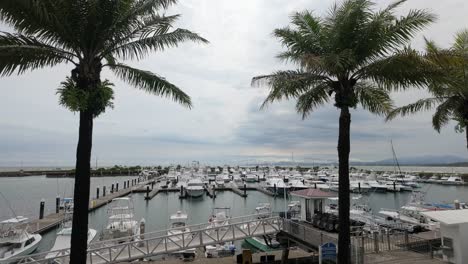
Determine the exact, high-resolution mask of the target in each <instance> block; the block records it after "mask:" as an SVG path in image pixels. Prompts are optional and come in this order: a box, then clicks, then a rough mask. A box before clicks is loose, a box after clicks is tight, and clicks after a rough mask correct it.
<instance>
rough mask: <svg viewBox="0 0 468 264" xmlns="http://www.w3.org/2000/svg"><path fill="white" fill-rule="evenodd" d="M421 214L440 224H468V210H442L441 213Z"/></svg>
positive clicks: (429, 212)
mask: <svg viewBox="0 0 468 264" xmlns="http://www.w3.org/2000/svg"><path fill="white" fill-rule="evenodd" d="M421 214H423V215H425V216H427V217H429V218H431V219H434V220H435V221H437V222H441V223H442V224H446V225H457V224H465V223H468V209H462V210H443V211H428V212H422V213H421Z"/></svg>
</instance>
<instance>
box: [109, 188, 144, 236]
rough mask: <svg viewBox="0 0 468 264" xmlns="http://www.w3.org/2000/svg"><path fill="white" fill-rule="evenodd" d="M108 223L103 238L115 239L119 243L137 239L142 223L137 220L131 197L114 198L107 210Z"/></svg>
mask: <svg viewBox="0 0 468 264" xmlns="http://www.w3.org/2000/svg"><path fill="white" fill-rule="evenodd" d="M107 215H108V223H107V226H106V228H105V229H104V230H103V233H102V237H101V240H115V241H116V242H118V243H121V242H128V241H132V240H135V239H136V238H137V237H138V236H139V234H140V224H139V222H138V221H136V220H135V215H134V210H133V203H132V200H131V198H129V197H121V198H114V199H112V203H111V207H110V208H109V209H108V210H107Z"/></svg>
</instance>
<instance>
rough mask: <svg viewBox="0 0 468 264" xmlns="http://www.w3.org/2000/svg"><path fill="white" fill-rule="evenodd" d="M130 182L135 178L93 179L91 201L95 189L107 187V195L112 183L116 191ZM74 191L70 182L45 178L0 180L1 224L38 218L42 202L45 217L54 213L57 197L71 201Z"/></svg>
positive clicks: (69, 180)
mask: <svg viewBox="0 0 468 264" xmlns="http://www.w3.org/2000/svg"><path fill="white" fill-rule="evenodd" d="M133 178H138V177H132V176H121V177H92V178H91V197H94V196H95V195H96V187H97V186H100V187H101V188H102V186H107V187H106V189H107V190H106V192H107V193H108V192H109V190H110V187H109V186H110V185H111V184H112V183H117V182H118V183H119V188H122V187H123V184H124V181H125V180H128V179H133ZM73 188H74V179H73V178H46V177H45V176H31V177H7V178H0V220H2V219H5V218H10V217H14V215H15V214H16V215H22V216H26V217H28V218H30V219H35V218H38V217H39V204H40V201H41V199H44V201H45V212H46V214H47V213H52V212H55V198H56V197H57V196H60V197H73ZM101 194H102V190H101ZM10 207H11V208H12V209H13V210H14V212H13V210H11V209H10Z"/></svg>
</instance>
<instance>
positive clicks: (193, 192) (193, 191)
mask: <svg viewBox="0 0 468 264" xmlns="http://www.w3.org/2000/svg"><path fill="white" fill-rule="evenodd" d="M186 190H187V195H188V196H190V197H194V198H195V197H201V196H202V195H203V194H204V193H205V190H204V189H190V188H187V189H186Z"/></svg>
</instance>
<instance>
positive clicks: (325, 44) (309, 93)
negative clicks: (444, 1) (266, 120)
mask: <svg viewBox="0 0 468 264" xmlns="http://www.w3.org/2000/svg"><path fill="white" fill-rule="evenodd" d="M404 2H405V0H402V1H397V2H395V3H393V4H391V5H389V6H388V7H387V8H385V9H383V10H379V11H374V10H373V6H374V4H373V3H372V2H371V1H368V0H347V1H344V2H342V3H340V4H335V5H334V6H333V7H332V8H331V9H330V11H329V12H328V14H327V16H325V17H323V18H319V17H317V16H315V15H313V14H312V12H309V11H303V12H298V13H295V14H293V15H292V17H291V23H292V25H293V27H292V28H291V27H286V28H281V29H276V30H275V31H274V36H275V37H277V38H279V39H280V41H281V43H282V44H283V45H284V46H285V47H286V48H287V50H286V51H285V52H283V53H281V54H279V55H278V57H279V58H280V59H282V60H285V61H288V62H292V63H294V64H295V65H297V67H298V69H296V70H289V71H277V72H274V73H273V74H270V75H264V76H258V77H255V78H253V80H252V83H253V84H254V85H266V86H268V87H269V88H270V92H269V95H268V97H267V98H266V99H265V101H264V103H263V105H262V108H263V107H265V106H266V105H268V104H269V103H272V102H274V101H279V100H282V99H296V100H297V103H296V110H297V112H298V113H300V114H302V117H303V118H306V117H307V116H308V115H309V114H310V113H311V112H312V111H313V110H314V109H316V108H318V107H319V106H322V105H324V104H325V103H328V102H329V101H332V100H334V105H335V107H337V108H338V109H339V110H340V118H339V137H338V160H339V241H338V248H339V249H340V250H339V251H338V263H340V264H344V263H349V261H350V250H349V248H350V222H349V209H350V203H349V195H350V191H349V154H350V124H351V114H350V109H351V108H356V107H357V106H358V105H360V106H361V107H362V108H363V109H365V110H367V111H369V112H371V113H373V114H376V115H384V114H387V113H388V112H389V111H390V110H391V109H392V108H393V102H392V100H391V98H390V96H389V93H390V91H392V90H397V89H405V88H407V87H410V86H424V85H425V84H426V83H427V82H428V80H429V79H430V77H431V73H432V71H433V69H432V67H430V66H431V65H430V64H429V63H427V62H426V61H425V60H424V58H422V57H421V56H420V54H419V53H418V52H417V51H415V50H413V49H411V48H410V47H408V46H407V45H408V43H409V42H410V40H411V39H412V38H413V36H414V34H415V33H417V32H418V31H420V30H421V29H422V28H424V27H425V26H426V25H428V24H429V23H431V22H432V21H434V20H435V16H434V15H433V14H430V13H428V12H426V11H423V10H411V11H409V13H408V14H407V15H406V16H402V17H396V15H395V14H394V11H395V8H397V7H398V6H400V5H401V4H403V3H404Z"/></svg>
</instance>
